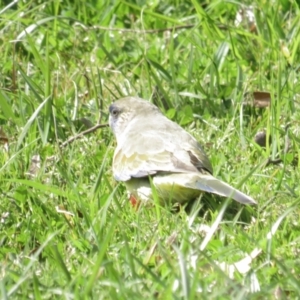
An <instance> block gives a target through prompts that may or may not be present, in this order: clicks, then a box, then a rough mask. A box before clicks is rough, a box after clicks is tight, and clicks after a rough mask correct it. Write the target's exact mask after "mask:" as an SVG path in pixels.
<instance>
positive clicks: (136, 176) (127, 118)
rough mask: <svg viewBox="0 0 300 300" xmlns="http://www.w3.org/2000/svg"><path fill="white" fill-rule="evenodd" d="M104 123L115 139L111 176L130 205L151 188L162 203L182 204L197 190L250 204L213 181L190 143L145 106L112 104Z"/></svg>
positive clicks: (133, 100) (131, 101) (130, 101)
mask: <svg viewBox="0 0 300 300" xmlns="http://www.w3.org/2000/svg"><path fill="white" fill-rule="evenodd" d="M109 125H110V127H111V129H112V131H113V133H114V136H115V138H116V140H117V147H116V149H115V152H114V157H113V174H114V177H115V179H116V180H117V181H122V182H124V183H125V185H126V188H127V191H128V194H129V196H130V199H131V200H132V201H133V202H135V201H149V200H151V199H153V195H152V192H153V186H154V189H155V190H156V192H157V195H158V198H159V200H160V202H161V203H162V204H164V203H166V202H169V203H170V201H171V203H176V202H178V203H181V204H183V203H186V202H188V201H191V200H193V199H195V198H197V197H198V196H199V195H200V194H201V193H203V192H208V193H213V194H217V195H220V196H223V197H226V198H232V199H234V200H236V201H237V202H240V203H242V204H256V202H255V200H254V199H252V198H251V197H250V196H247V195H246V194H244V193H242V192H241V191H239V190H237V189H235V188H233V187H232V186H230V185H228V184H227V183H225V182H223V181H221V180H219V179H217V178H215V177H214V176H213V175H212V174H213V169H212V165H211V163H210V161H209V159H208V157H207V155H206V153H205V152H204V150H203V149H202V147H201V145H200V144H199V143H198V142H197V141H196V139H195V138H194V137H193V136H192V135H190V134H189V133H188V132H187V131H185V130H184V129H183V128H182V127H181V126H179V125H178V124H176V123H175V122H173V121H171V120H169V119H168V118H167V117H165V116H164V115H163V114H162V112H161V111H160V110H159V109H158V107H157V106H155V105H153V104H151V103H150V102H148V101H146V100H143V99H141V98H137V97H126V98H123V99H120V100H117V101H116V102H114V103H113V104H111V105H110V107H109ZM151 182H152V183H151Z"/></svg>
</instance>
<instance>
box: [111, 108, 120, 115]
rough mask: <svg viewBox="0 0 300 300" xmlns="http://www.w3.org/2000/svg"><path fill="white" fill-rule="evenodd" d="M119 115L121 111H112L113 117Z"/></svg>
mask: <svg viewBox="0 0 300 300" xmlns="http://www.w3.org/2000/svg"><path fill="white" fill-rule="evenodd" d="M118 113H119V111H118V110H117V109H116V108H114V109H112V111H111V115H112V116H113V117H116V116H117V115H118Z"/></svg>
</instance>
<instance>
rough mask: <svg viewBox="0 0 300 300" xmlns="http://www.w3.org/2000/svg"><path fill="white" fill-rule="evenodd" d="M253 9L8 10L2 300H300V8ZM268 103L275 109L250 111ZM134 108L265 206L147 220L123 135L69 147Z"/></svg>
mask: <svg viewBox="0 0 300 300" xmlns="http://www.w3.org/2000/svg"><path fill="white" fill-rule="evenodd" d="M251 5H252V12H253V13H254V20H253V21H251V20H250V21H249V20H248V19H247V17H245V15H246V9H247V7H248V8H249V5H248V2H247V1H241V2H235V1H218V0H212V1H200V2H199V1H191V2H190V1H175V0H170V1H165V2H160V1H152V2H150V1H149V2H147V1H134V2H133V1H122V0H119V1H113V0H112V1H102V0H98V1H96V0H95V1H92V0H86V1H57V0H53V1H42V2H40V1H33V0H32V1H15V3H14V4H13V3H11V4H9V1H2V3H1V5H0V7H1V9H0V32H1V36H0V50H1V54H2V55H1V57H0V65H1V76H0V125H1V132H0V140H1V142H2V144H1V153H0V159H1V164H0V191H1V201H0V263H1V265H0V268H1V269H0V270H1V272H0V295H1V299H31V298H34V299H90V298H94V299H141V298H142V297H143V298H149V299H299V298H300V296H299V295H300V283H299V282H300V280H299V274H300V268H299V266H300V264H299V262H300V261H299V251H300V250H299V249H300V240H299V226H300V225H299V214H300V209H299V203H300V196H299V193H300V190H299V180H300V175H299V166H300V165H299V164H300V163H299V160H298V157H299V151H300V148H299V120H300V113H299V101H300V96H299V95H300V85H299V84H298V82H299V58H300V52H299V44H300V34H299V31H300V25H299V24H300V22H299V1H298V2H297V1H294V2H293V1H285V0H281V1H279V0H272V1H255V2H253V1H252V2H251ZM240 9H244V17H243V18H242V21H241V23H240V24H239V25H237V24H236V22H235V19H236V16H237V13H238V11H239V10H240ZM256 91H265V92H268V93H269V95H270V97H271V104H270V106H269V107H265V108H261V107H253V106H249V105H248V104H247V99H248V98H249V97H250V99H251V97H252V98H253V95H254V98H255V99H254V101H255V103H257V99H256V96H255V94H253V92H256ZM125 95H135V96H140V97H143V98H145V99H151V100H152V101H153V102H154V103H156V104H157V105H158V106H159V107H160V108H161V109H162V111H163V112H164V113H165V114H166V115H167V116H168V117H169V118H171V119H172V120H174V121H176V122H178V123H179V124H181V125H182V126H183V127H184V128H185V129H186V130H188V131H189V132H191V134H193V135H194V136H195V137H196V138H197V139H198V140H199V141H200V142H201V143H202V144H203V145H204V148H205V150H206V152H207V153H208V155H209V157H210V158H211V162H212V165H213V167H214V174H215V175H216V176H218V177H219V178H222V179H224V180H225V181H226V182H229V183H231V184H232V185H234V186H236V187H238V188H240V189H241V190H243V191H244V192H246V193H248V194H249V195H251V196H252V197H253V198H254V199H256V200H257V202H258V205H257V207H242V206H237V205H235V204H234V203H231V202H228V201H225V199H224V200H222V201H221V202H220V201H215V200H213V199H208V200H207V199H206V200H203V199H202V200H203V201H199V202H196V204H195V205H194V206H193V207H192V208H191V212H190V214H186V213H185V211H184V209H181V210H180V211H179V212H178V213H174V212H172V211H170V210H169V209H168V208H161V207H159V206H157V205H155V206H153V207H143V206H142V207H141V208H140V209H139V210H137V211H136V210H134V209H133V208H132V207H131V206H130V205H129V203H128V200H127V197H126V193H125V189H124V187H123V186H122V185H121V184H117V183H116V182H115V180H114V179H113V176H112V172H111V163H112V155H113V149H114V146H115V142H114V138H113V136H112V134H111V132H110V131H109V129H108V128H105V127H104V128H100V129H98V130H97V131H94V132H93V133H91V134H86V135H83V136H82V137H81V138H80V139H76V140H75V141H73V142H72V143H67V145H66V146H65V147H62V146H61V144H62V143H64V142H65V141H67V140H68V139H69V138H71V137H73V136H76V135H77V134H79V133H80V132H82V131H84V130H86V129H87V128H89V127H91V126H93V125H95V124H97V123H102V124H105V123H106V122H107V118H108V106H109V105H110V103H111V102H112V101H113V100H114V99H117V98H120V97H122V96H125ZM246 95H248V96H246ZM247 97H248V98H247ZM261 130H265V132H266V133H267V135H270V136H271V138H272V143H270V144H267V145H266V147H265V148H261V147H260V146H258V145H257V144H256V143H255V142H254V136H255V135H256V133H257V132H258V131H261ZM287 143H289V151H285V150H284V149H285V148H287ZM37 157H39V158H40V161H37V162H35V163H34V162H33V159H34V158H37ZM279 159H280V161H279ZM272 162H277V163H272ZM255 249H258V252H257V253H256V255H255V257H253V258H252V259H249V260H248V261H245V260H243V259H245V258H247V255H249V254H250V253H251V252H252V251H253V250H255ZM258 253H259V254H258ZM237 262H240V264H239V265H236V263H237Z"/></svg>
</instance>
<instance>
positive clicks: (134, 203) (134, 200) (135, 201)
mask: <svg viewBox="0 0 300 300" xmlns="http://www.w3.org/2000/svg"><path fill="white" fill-rule="evenodd" d="M129 201H130V203H131V205H132V207H133V208H135V209H138V208H139V206H140V201H139V200H138V199H137V198H136V197H135V196H134V195H132V194H130V197H129Z"/></svg>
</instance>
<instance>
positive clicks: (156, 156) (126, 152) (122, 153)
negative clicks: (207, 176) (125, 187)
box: [113, 119, 212, 181]
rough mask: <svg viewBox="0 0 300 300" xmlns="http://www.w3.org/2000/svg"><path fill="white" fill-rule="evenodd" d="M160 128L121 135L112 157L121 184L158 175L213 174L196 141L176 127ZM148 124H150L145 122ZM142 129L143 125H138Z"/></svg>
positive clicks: (132, 130)
mask: <svg viewBox="0 0 300 300" xmlns="http://www.w3.org/2000/svg"><path fill="white" fill-rule="evenodd" d="M164 121H165V122H163V123H162V122H160V124H159V126H158V125H157V124H155V122H154V123H153V122H152V124H153V125H151V127H147V128H142V127H140V128H139V130H137V129H136V126H138V125H137V124H134V123H132V125H131V127H130V128H129V129H127V131H126V132H124V136H123V138H122V140H121V141H120V142H119V143H118V146H117V148H116V150H115V153H114V162H113V173H114V177H115V178H116V179H117V180H120V181H127V180H129V179H130V178H132V177H144V176H148V175H152V174H155V173H157V172H161V171H165V172H187V171H189V172H197V170H198V171H199V170H200V169H201V168H202V169H205V170H207V171H209V172H212V167H211V164H210V162H209V160H208V158H207V156H206V154H205V153H204V151H203V150H202V148H201V146H200V145H199V143H197V141H196V140H195V139H194V138H193V137H192V136H191V135H190V134H189V133H187V132H186V131H185V130H184V129H182V128H181V127H180V126H178V125H177V124H175V123H173V122H171V121H169V120H168V119H165V120H164ZM145 124H149V122H145ZM141 126H142V125H141Z"/></svg>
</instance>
